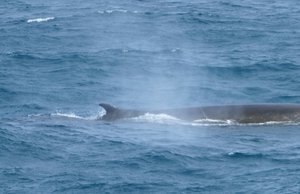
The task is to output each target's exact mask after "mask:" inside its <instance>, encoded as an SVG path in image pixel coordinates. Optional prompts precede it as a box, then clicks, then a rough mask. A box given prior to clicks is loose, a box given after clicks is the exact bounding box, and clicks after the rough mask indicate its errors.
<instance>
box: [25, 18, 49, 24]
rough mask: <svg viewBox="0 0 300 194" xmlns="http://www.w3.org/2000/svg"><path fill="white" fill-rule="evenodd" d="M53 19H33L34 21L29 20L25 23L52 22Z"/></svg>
mask: <svg viewBox="0 0 300 194" xmlns="http://www.w3.org/2000/svg"><path fill="white" fill-rule="evenodd" d="M54 19H55V17H47V18H35V19H29V20H27V23H32V22H38V23H39V22H47V21H49V20H54Z"/></svg>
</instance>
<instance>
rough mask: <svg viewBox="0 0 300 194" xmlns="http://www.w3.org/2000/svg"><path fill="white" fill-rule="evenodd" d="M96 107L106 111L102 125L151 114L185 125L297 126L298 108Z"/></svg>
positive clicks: (269, 106)
mask: <svg viewBox="0 0 300 194" xmlns="http://www.w3.org/2000/svg"><path fill="white" fill-rule="evenodd" d="M99 105H100V106H101V107H102V108H104V110H105V111H106V114H105V115H103V117H102V118H100V119H101V120H105V121H114V120H118V119H124V118H133V117H138V116H141V115H144V114H146V113H153V114H168V115H170V116H174V117H176V118H178V119H182V120H185V121H195V120H200V119H212V120H232V121H235V122H237V123H265V122H271V121H275V122H300V105H298V104H250V105H219V106H201V107H191V108H178V109H165V110H149V111H143V110H133V109H122V108H117V107H114V106H112V105H110V104H105V103H101V104H99Z"/></svg>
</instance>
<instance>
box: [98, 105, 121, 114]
mask: <svg viewBox="0 0 300 194" xmlns="http://www.w3.org/2000/svg"><path fill="white" fill-rule="evenodd" d="M99 106H101V107H102V108H104V110H105V111H106V114H107V115H108V114H111V113H113V112H115V111H116V110H117V108H116V107H114V106H112V105H110V104H106V103H100V104H99Z"/></svg>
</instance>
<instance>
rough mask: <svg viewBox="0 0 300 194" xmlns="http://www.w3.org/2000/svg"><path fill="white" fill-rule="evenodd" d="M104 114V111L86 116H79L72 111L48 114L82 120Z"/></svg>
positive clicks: (99, 116) (92, 118)
mask: <svg viewBox="0 0 300 194" xmlns="http://www.w3.org/2000/svg"><path fill="white" fill-rule="evenodd" d="M104 114H105V112H104V111H100V112H98V113H97V114H92V115H88V116H81V115H79V114H76V113H74V112H67V113H65V112H56V113H51V114H50V116H52V117H65V118H70V119H82V120H97V119H99V118H101V117H102V116H103V115H104Z"/></svg>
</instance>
